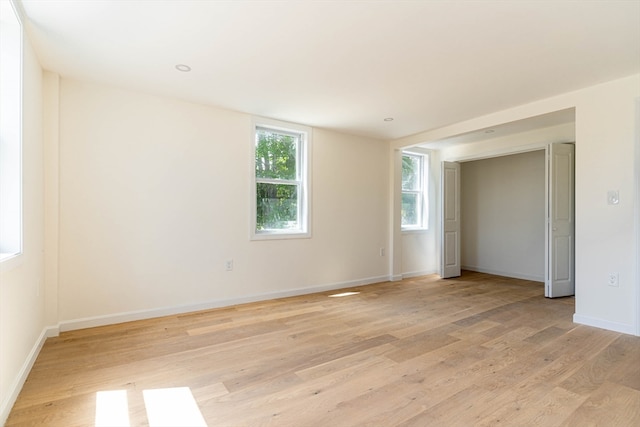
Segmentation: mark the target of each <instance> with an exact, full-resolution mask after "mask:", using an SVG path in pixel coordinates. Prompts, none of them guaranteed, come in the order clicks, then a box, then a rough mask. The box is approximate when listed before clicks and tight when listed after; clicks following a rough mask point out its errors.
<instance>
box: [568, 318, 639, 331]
mask: <svg viewBox="0 0 640 427" xmlns="http://www.w3.org/2000/svg"><path fill="white" fill-rule="evenodd" d="M573 321H574V322H575V323H579V324H581V325H587V326H594V327H596V328H600V329H606V330H608V331H614V332H620V333H623V334H629V335H637V333H636V329H635V328H634V327H633V325H628V324H626V323H618V322H611V321H610V320H604V319H598V318H595V317H589V316H583V315H581V314H577V313H576V314H574V315H573Z"/></svg>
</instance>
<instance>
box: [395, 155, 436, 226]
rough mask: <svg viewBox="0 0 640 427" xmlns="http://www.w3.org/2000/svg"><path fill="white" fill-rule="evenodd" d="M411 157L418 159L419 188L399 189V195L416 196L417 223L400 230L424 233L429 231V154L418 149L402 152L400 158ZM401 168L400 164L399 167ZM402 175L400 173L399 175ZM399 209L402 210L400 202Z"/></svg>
mask: <svg viewBox="0 0 640 427" xmlns="http://www.w3.org/2000/svg"><path fill="white" fill-rule="evenodd" d="M405 156H411V157H416V158H418V159H419V163H420V172H419V177H418V182H419V183H420V188H419V189H417V190H404V189H403V188H402V185H401V188H400V191H401V194H415V195H418V199H419V201H418V204H419V206H418V216H419V221H418V224H416V225H402V224H401V229H402V231H403V232H412V231H426V230H428V229H429V208H428V207H429V192H428V188H429V182H428V175H429V154H428V153H426V152H422V151H419V150H418V149H414V150H403V151H402V157H405ZM400 167H402V162H401V166H400ZM401 174H402V173H401ZM400 209H402V202H401V206H400Z"/></svg>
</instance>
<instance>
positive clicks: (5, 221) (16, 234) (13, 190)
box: [0, 0, 22, 261]
mask: <svg viewBox="0 0 640 427" xmlns="http://www.w3.org/2000/svg"><path fill="white" fill-rule="evenodd" d="M21 252H22V24H21V22H20V19H19V18H18V15H17V13H16V12H15V10H14V9H13V4H12V2H10V1H5V0H0V261H2V260H6V259H9V258H11V257H13V256H15V255H18V254H20V253H21Z"/></svg>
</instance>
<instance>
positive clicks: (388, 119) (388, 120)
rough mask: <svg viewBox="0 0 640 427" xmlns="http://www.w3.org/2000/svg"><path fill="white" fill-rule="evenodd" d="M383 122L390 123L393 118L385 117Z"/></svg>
mask: <svg viewBox="0 0 640 427" xmlns="http://www.w3.org/2000/svg"><path fill="white" fill-rule="evenodd" d="M384 121H385V122H392V121H393V117H387V118H386V119H384Z"/></svg>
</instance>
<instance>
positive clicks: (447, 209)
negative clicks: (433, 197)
mask: <svg viewBox="0 0 640 427" xmlns="http://www.w3.org/2000/svg"><path fill="white" fill-rule="evenodd" d="M440 244H441V248H440V276H442V277H443V278H449V277H458V276H460V164H459V163H453V162H442V234H441V238H440Z"/></svg>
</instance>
